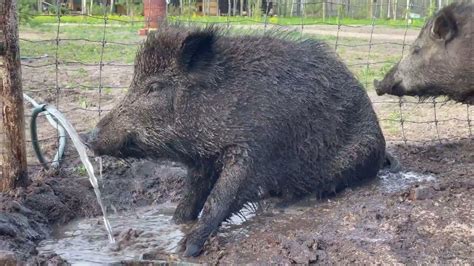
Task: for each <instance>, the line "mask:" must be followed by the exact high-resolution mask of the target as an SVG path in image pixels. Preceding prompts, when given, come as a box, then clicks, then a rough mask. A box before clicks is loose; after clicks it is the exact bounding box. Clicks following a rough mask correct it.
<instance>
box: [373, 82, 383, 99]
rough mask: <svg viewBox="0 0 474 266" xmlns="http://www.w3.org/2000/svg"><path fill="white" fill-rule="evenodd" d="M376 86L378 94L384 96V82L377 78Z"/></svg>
mask: <svg viewBox="0 0 474 266" xmlns="http://www.w3.org/2000/svg"><path fill="white" fill-rule="evenodd" d="M374 87H375V92H376V93H377V95H378V96H382V95H384V94H385V91H384V90H383V89H382V82H380V81H378V80H376V79H375V80H374Z"/></svg>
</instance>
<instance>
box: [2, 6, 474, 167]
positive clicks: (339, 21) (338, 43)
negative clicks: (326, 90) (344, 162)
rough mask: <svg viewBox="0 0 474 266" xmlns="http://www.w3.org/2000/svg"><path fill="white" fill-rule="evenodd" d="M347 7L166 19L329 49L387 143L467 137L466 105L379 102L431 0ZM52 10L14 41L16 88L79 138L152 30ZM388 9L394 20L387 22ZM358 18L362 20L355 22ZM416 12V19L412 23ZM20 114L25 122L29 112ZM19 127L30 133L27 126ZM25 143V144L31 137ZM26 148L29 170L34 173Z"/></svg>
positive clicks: (50, 139) (112, 100) (46, 134)
mask: <svg viewBox="0 0 474 266" xmlns="http://www.w3.org/2000/svg"><path fill="white" fill-rule="evenodd" d="M145 1H150V0H145ZM226 2H227V1H226ZM349 2H350V1H337V2H330V1H312V2H306V1H296V2H295V1H284V2H281V1H280V2H278V3H276V2H275V3H272V2H270V1H268V2H263V3H260V6H262V8H260V9H259V11H258V12H261V13H260V14H250V13H251V12H250V11H251V9H247V10H248V11H247V13H246V14H245V13H243V12H244V10H245V9H244V8H240V7H239V6H238V5H237V4H235V3H236V2H235V1H234V2H232V3H234V4H232V3H231V4H229V5H228V6H227V12H226V13H224V12H219V13H220V14H219V15H220V16H210V15H209V16H198V15H196V14H197V13H199V12H201V13H203V10H202V9H199V6H198V5H197V4H196V3H195V2H186V1H185V2H184V3H183V2H182V5H181V6H179V7H178V8H177V11H176V10H175V11H174V12H175V13H172V10H173V8H170V7H171V6H172V5H173V2H172V3H171V4H170V5H169V6H168V10H170V13H169V14H168V20H169V21H173V22H178V23H181V24H184V25H189V26H206V25H210V24H218V25H221V26H222V27H227V28H229V29H230V30H231V31H233V32H235V33H236V34H245V33H246V32H249V31H250V30H251V31H252V32H254V33H255V32H256V33H263V32H265V31H270V30H274V29H278V30H283V31H291V32H294V33H295V34H297V35H301V36H303V37H304V38H316V39H320V40H323V41H325V42H327V43H329V44H330V45H332V47H333V48H334V49H335V50H336V52H337V53H338V54H339V56H340V57H341V58H342V60H343V61H344V62H345V63H346V64H347V65H348V67H349V68H350V69H351V71H353V73H354V74H355V75H356V76H357V78H358V79H359V80H360V82H361V83H362V84H363V85H364V86H365V87H366V88H367V91H368V94H369V96H370V98H371V100H372V103H373V105H374V107H375V109H376V112H377V114H378V117H379V120H380V123H381V125H382V128H383V131H384V134H385V137H386V139H387V141H388V142H392V143H396V142H401V143H405V144H413V143H427V142H428V143H431V142H443V141H453V140H457V139H461V138H472V117H474V114H473V110H472V108H470V107H469V106H466V105H460V104H454V103H452V102H449V101H446V100H445V99H443V98H437V99H433V100H429V101H426V102H419V101H418V100H417V99H416V98H411V97H404V98H398V97H393V96H382V97H380V96H376V94H375V92H374V88H373V85H372V82H373V80H374V78H379V79H380V78H382V77H383V75H384V74H385V72H386V71H387V70H388V69H389V68H390V67H391V65H393V64H394V63H395V62H397V61H398V60H399V59H400V58H401V57H402V56H403V54H404V53H406V52H407V50H408V49H409V47H410V44H411V43H412V41H413V40H414V39H415V38H416V37H417V35H418V32H419V30H420V29H421V27H422V25H423V18H424V17H425V16H427V15H429V14H431V13H432V10H430V6H429V3H430V1H423V2H420V1H416V2H412V4H409V5H407V3H406V2H404V3H403V2H402V1H386V2H385V1H380V2H379V3H377V2H376V1H375V2H373V1H369V2H370V3H371V4H369V5H368V4H362V2H360V1H359V2H358V1H353V3H352V4H351V5H350V6H349V5H348V3H349ZM431 2H432V1H431ZM442 2H443V3H442V5H445V4H447V2H444V1H442ZM228 3H229V2H228ZM242 3H247V4H248V2H247V1H243V2H242ZM295 3H296V5H297V6H295ZM413 3H415V4H413ZM427 3H428V4H427ZM201 5H202V2H201ZM208 5H209V4H208ZM186 6H187V9H186V8H185V7H186ZM257 6H258V5H257ZM348 6H349V8H348ZM56 8H57V9H56V10H55V11H53V12H52V14H25V15H28V16H29V17H30V23H29V24H24V25H22V26H21V28H20V39H19V40H20V48H21V56H22V58H21V60H22V71H23V91H24V93H26V94H27V95H29V96H30V97H32V98H33V99H35V100H36V101H38V102H40V103H50V104H54V105H55V106H56V107H57V108H58V109H59V110H60V111H61V112H63V113H64V114H65V116H66V117H67V118H68V119H69V120H70V121H71V123H72V124H73V125H74V126H75V127H76V128H77V130H78V131H79V132H85V131H88V130H90V129H91V128H92V127H93V126H94V125H95V124H96V123H97V122H98V120H99V119H100V117H101V116H102V115H104V114H105V113H107V112H108V111H109V110H110V109H111V108H112V107H113V106H114V105H115V104H116V103H117V101H118V99H120V98H121V97H123V95H124V94H125V92H126V90H127V88H128V85H129V83H130V81H131V78H132V75H133V60H134V57H135V53H136V50H137V49H138V47H139V45H140V43H142V42H143V40H144V37H141V36H139V35H138V34H137V33H138V31H139V30H140V29H141V28H143V27H146V25H148V24H149V23H147V22H146V21H144V19H143V18H142V17H136V18H134V17H117V16H115V15H111V14H110V6H108V4H107V2H103V3H102V8H101V11H102V14H101V15H90V14H89V15H88V14H87V13H85V12H84V14H70V15H64V14H62V11H61V1H59V0H57V1H56ZM237 9H239V11H237ZM257 9H258V8H257ZM223 10H224V9H223ZM394 10H396V11H394ZM224 11H225V10H224ZM254 11H255V10H254ZM415 11H416V13H415ZM50 12H51V11H50ZM258 12H253V13H258ZM395 12H396V13H397V15H395V16H398V18H402V19H401V20H394V19H393V16H394V13H395ZM204 13H205V11H204ZM208 13H209V12H208ZM236 14H239V15H240V16H238V15H236ZM278 14H283V15H281V16H280V15H278ZM285 14H286V16H285ZM360 14H365V15H366V16H365V17H367V16H368V17H369V19H366V18H365V19H361V20H356V18H358V17H360V16H362V15H360ZM414 14H415V15H416V14H418V15H419V16H421V18H420V19H418V20H417V18H416V17H417V16H415V15H414ZM234 15H235V16H234ZM243 15H245V16H243ZM390 18H391V19H390ZM31 21H32V22H31ZM35 21H36V22H35ZM38 21H39V22H38ZM275 56H279V55H278V54H275ZM25 106H26V107H27V109H26V110H29V109H31V104H30V103H28V102H25ZM26 113H27V114H26V121H29V117H30V114H29V112H28V111H27V112H26ZM41 119H42V120H41V121H40V123H39V126H38V129H39V137H40V139H39V140H38V141H39V142H40V144H41V147H42V149H43V150H44V151H45V152H46V153H47V155H48V156H49V158H52V156H53V155H54V153H55V151H56V149H57V146H58V134H57V129H55V128H52V127H51V126H50V125H49V124H48V123H47V122H46V119H44V118H41ZM26 127H27V128H29V124H28V123H27V125H26ZM27 139H28V143H27V146H28V147H30V146H31V140H30V136H29V134H28V133H27ZM1 146H3V145H1ZM29 149H30V150H29V152H28V156H29V157H28V162H29V165H30V166H32V167H33V166H37V165H38V163H37V160H36V158H35V157H34V155H33V152H31V148H29ZM67 160H70V161H75V160H76V161H77V156H76V155H74V154H71V155H69V156H68V157H67Z"/></svg>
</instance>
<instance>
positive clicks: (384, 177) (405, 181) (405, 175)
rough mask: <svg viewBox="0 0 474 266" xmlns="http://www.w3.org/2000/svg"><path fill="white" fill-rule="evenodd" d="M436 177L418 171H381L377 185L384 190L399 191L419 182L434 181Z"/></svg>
mask: <svg viewBox="0 0 474 266" xmlns="http://www.w3.org/2000/svg"><path fill="white" fill-rule="evenodd" d="M435 180H436V178H435V177H434V176H433V175H429V174H420V173H416V172H411V171H408V172H399V173H390V172H381V173H380V174H379V175H378V179H377V182H376V185H377V186H378V189H380V190H381V191H382V192H389V193H393V192H397V191H401V190H403V189H406V188H408V187H410V185H411V184H413V183H417V182H434V181H435Z"/></svg>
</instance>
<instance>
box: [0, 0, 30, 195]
mask: <svg viewBox="0 0 474 266" xmlns="http://www.w3.org/2000/svg"><path fill="white" fill-rule="evenodd" d="M17 2H18V1H16V0H0V9H1V10H0V32H1V33H0V42H2V43H3V45H0V46H3V48H4V49H2V53H1V54H0V61H2V67H1V68H0V69H1V72H2V73H1V75H0V77H1V78H0V80H2V82H1V83H0V94H1V98H0V101H1V102H2V119H3V120H2V122H3V131H4V132H3V134H4V138H3V139H4V142H3V143H2V145H3V161H2V178H1V179H0V191H8V190H11V189H14V188H16V187H19V186H26V185H27V184H28V175H27V163H26V144H25V123H24V122H25V121H24V110H23V93H22V89H21V62H20V50H19V44H18V15H17V14H18V9H17Z"/></svg>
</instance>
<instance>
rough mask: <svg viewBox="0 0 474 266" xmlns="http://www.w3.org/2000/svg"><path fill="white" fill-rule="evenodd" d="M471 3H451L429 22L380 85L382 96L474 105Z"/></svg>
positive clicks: (472, 11)
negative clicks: (442, 98)
mask: <svg viewBox="0 0 474 266" xmlns="http://www.w3.org/2000/svg"><path fill="white" fill-rule="evenodd" d="M473 14H474V4H472V3H467V2H464V3H454V4H451V5H449V6H447V7H445V8H443V9H441V10H440V11H439V12H438V13H437V14H436V15H435V16H434V17H433V18H431V19H430V20H428V22H427V23H426V24H425V26H424V27H423V29H422V30H421V32H420V34H419V36H418V38H417V39H416V40H415V42H414V43H413V46H412V48H411V50H410V51H409V54H407V55H406V56H405V57H404V58H403V59H402V60H401V61H400V62H399V63H398V64H396V65H395V66H394V67H393V68H392V69H391V70H390V71H389V72H388V73H387V75H386V76H385V78H384V79H383V80H382V81H381V82H379V81H377V80H375V81H374V85H375V87H376V91H377V94H378V95H383V94H385V93H388V94H392V95H397V96H402V95H412V96H419V97H421V98H422V99H423V98H427V97H436V96H441V95H446V96H448V97H449V98H450V99H452V100H454V101H457V102H461V103H466V104H474V52H473V50H474V48H473V47H474V46H473V43H474V15H473Z"/></svg>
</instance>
